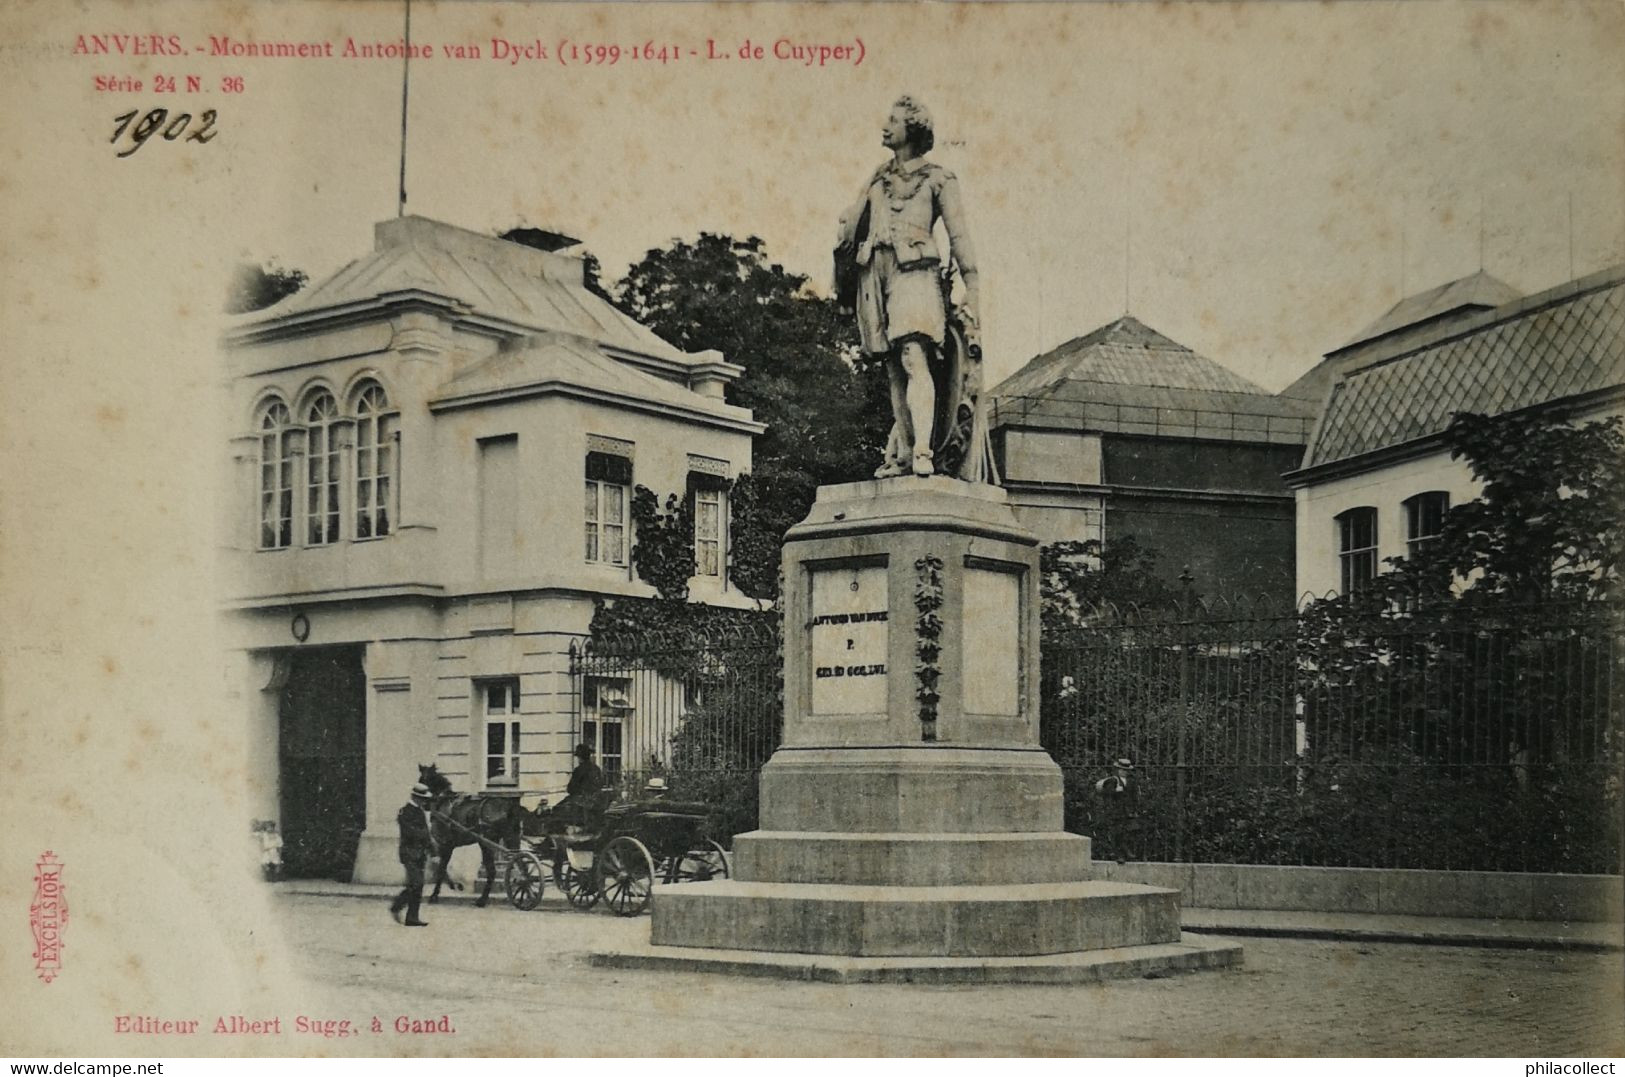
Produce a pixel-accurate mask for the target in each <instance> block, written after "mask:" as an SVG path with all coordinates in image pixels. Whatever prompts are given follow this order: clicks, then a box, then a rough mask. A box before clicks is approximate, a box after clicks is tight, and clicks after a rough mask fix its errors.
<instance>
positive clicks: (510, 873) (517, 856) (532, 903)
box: [502, 850, 545, 911]
mask: <svg viewBox="0 0 1625 1077" xmlns="http://www.w3.org/2000/svg"><path fill="white" fill-rule="evenodd" d="M544 878H545V875H544V874H543V872H542V861H541V858H539V857H538V856H537V855H536V854H535V853H532V852H526V851H524V850H521V851H519V852H516V853H514V854H512V855H511V856H509V857H508V870H507V871H506V872H505V873H504V874H503V877H502V884H503V886H504V887H506V888H507V891H508V902H509V904H511V905H512V906H513V907H514V908H516V909H524V910H526V911H529V910H530V909H534V908H535V907H536V906H537V905H540V904H541V902H542V880H543V879H544Z"/></svg>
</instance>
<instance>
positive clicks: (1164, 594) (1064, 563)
mask: <svg viewBox="0 0 1625 1077" xmlns="http://www.w3.org/2000/svg"><path fill="white" fill-rule="evenodd" d="M1156 566H1157V555H1156V553H1155V552H1154V551H1152V550H1147V549H1144V548H1142V547H1141V546H1140V544H1139V543H1137V542H1135V541H1134V539H1133V538H1132V537H1130V536H1128V535H1124V536H1123V537H1121V538H1116V539H1113V540H1112V541H1111V543H1109V544H1107V543H1103V542H1101V541H1100V540H1099V539H1089V540H1088V541H1087V542H1055V543H1051V544H1049V545H1047V546H1043V547H1040V549H1039V551H1038V588H1039V602H1040V619H1041V623H1042V625H1043V627H1044V628H1045V629H1046V630H1053V629H1059V628H1070V627H1076V626H1079V625H1083V624H1087V623H1088V622H1089V621H1090V620H1091V619H1095V618H1097V617H1098V615H1099V613H1100V612H1101V611H1102V610H1105V609H1108V608H1109V607H1116V608H1117V609H1119V610H1126V609H1128V608H1130V607H1132V608H1135V609H1138V610H1140V611H1142V612H1148V611H1152V610H1169V609H1172V608H1173V607H1174V604H1175V602H1176V601H1178V600H1179V599H1180V598H1181V595H1180V594H1179V593H1178V592H1176V591H1175V590H1174V588H1172V587H1170V586H1169V585H1168V584H1167V583H1165V582H1164V581H1163V580H1162V578H1161V577H1160V576H1158V575H1157V570H1156Z"/></svg>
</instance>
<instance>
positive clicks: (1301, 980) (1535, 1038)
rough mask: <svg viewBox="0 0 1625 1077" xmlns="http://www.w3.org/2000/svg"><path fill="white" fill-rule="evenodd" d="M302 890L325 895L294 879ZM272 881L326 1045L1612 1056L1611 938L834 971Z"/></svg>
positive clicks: (292, 955)
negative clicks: (985, 976)
mask: <svg viewBox="0 0 1625 1077" xmlns="http://www.w3.org/2000/svg"><path fill="white" fill-rule="evenodd" d="M310 886H313V887H314V888H315V889H317V890H321V891H326V892H327V893H326V894H305V893H300V892H297V891H298V890H304V889H306V888H307V887H310ZM280 889H281V890H282V893H281V894H280V899H279V900H276V901H274V903H273V906H274V907H273V920H274V925H275V926H276V928H277V929H278V932H279V934H280V936H281V937H284V938H286V939H287V940H288V941H289V947H288V959H289V961H290V963H291V965H292V968H293V971H295V972H296V973H297V974H299V975H300V977H301V979H302V980H303V986H302V988H301V994H300V996H299V997H300V1000H301V1001H300V1005H301V1006H302V1007H308V1009H304V1010H302V1011H301V1012H306V1013H310V1014H315V1015H318V1016H329V1017H335V1018H345V1019H349V1020H351V1021H352V1022H353V1023H354V1024H355V1025H356V1027H362V1028H366V1029H369V1030H370V1029H372V1019H373V1018H374V1017H377V1018H378V1019H379V1021H380V1023H381V1025H382V1026H383V1031H382V1032H375V1031H369V1032H367V1034H366V1035H364V1036H363V1037H361V1038H358V1039H353V1040H347V1041H336V1040H335V1041H325V1040H324V1041H322V1042H321V1043H320V1045H319V1046H320V1048H321V1049H322V1050H323V1051H331V1052H332V1053H335V1054H343V1053H355V1054H367V1055H377V1054H458V1055H480V1054H514V1053H518V1054H527V1055H530V1054H545V1055H555V1056H568V1055H636V1056H644V1055H660V1056H666V1055H703V1056H708V1057H709V1056H718V1055H720V1056H762V1055H805V1056H846V1055H859V1056H869V1055H904V1056H915V1057H921V1056H955V1057H959V1056H973V1055H994V1056H1006V1055H1034V1054H1053V1055H1084V1056H1093V1055H1181V1056H1188V1055H1198V1056H1201V1055H1256V1054H1263V1055H1289V1056H1301V1055H1316V1056H1343V1055H1353V1056H1365V1055H1401V1056H1416V1055H1423V1056H1443V1057H1460V1056H1488V1057H1501V1056H1518V1057H1525V1056H1528V1057H1568V1056H1582V1055H1608V1056H1614V1055H1618V1054H1619V1053H1620V1051H1621V1050H1622V1048H1625V1016H1622V1015H1625V980H1622V979H1621V973H1622V971H1625V964H1622V962H1625V956H1622V955H1621V953H1620V952H1618V951H1612V952H1608V953H1597V952H1586V951H1583V950H1574V949H1568V950H1555V949H1527V948H1522V947H1516V946H1487V945H1477V946H1440V945H1414V944H1407V943H1404V942H1398V941H1396V942H1385V943H1381V944H1373V943H1369V942H1364V941H1338V940H1331V939H1324V938H1308V939H1303V938H1258V937H1255V938H1251V939H1247V940H1242V941H1243V945H1244V947H1245V960H1244V962H1243V963H1242V964H1241V965H1237V966H1233V967H1230V968H1221V969H1214V970H1209V971H1203V972H1197V973H1192V974H1189V975H1173V976H1158V977H1154V978H1145V977H1131V978H1128V979H1114V980H1112V981H1111V982H1110V983H1100V984H1093V983H1083V984H1014V985H1004V986H1000V987H998V988H996V989H995V988H990V987H988V986H986V985H983V984H962V985H920V984H914V983H907V984H892V983H865V984H858V985H852V984H845V983H827V982H817V981H807V980H801V981H797V980H782V979H776V978H775V979H758V978H751V977H744V976H719V975H715V974H713V973H709V972H699V971H684V970H681V969H662V970H659V971H655V970H648V969H625V968H595V967H593V966H592V964H591V962H592V955H594V954H596V953H603V952H615V951H625V950H629V949H637V948H638V947H641V946H647V945H648V940H649V930H650V924H651V920H650V917H648V916H637V917H619V916H613V915H610V914H609V913H607V912H605V911H603V910H601V909H595V910H593V911H592V912H590V913H581V912H576V911H574V910H572V909H570V908H568V907H567V906H566V905H565V904H564V903H563V902H562V901H559V900H557V899H555V898H553V897H552V896H551V892H549V895H548V897H547V899H546V900H545V901H544V902H543V903H542V906H541V908H539V909H537V910H535V911H532V912H520V911H519V910H517V909H514V908H513V907H511V906H509V905H508V904H507V903H506V902H505V901H493V902H492V903H491V905H490V907H489V908H485V909H476V908H473V907H472V903H471V902H470V901H469V900H467V898H466V897H459V898H453V899H451V900H443V901H442V902H441V903H440V904H439V905H437V906H431V907H428V908H426V910H425V912H424V915H425V917H426V918H427V919H428V920H429V921H430V924H431V926H430V927H428V928H426V929H424V930H421V931H407V930H404V929H402V928H399V927H397V926H395V924H394V923H393V922H392V921H391V920H390V918H389V913H388V908H387V906H388V904H389V899H388V896H387V895H388V894H389V893H390V888H389V887H350V886H345V885H343V884H286V885H285V886H284V887H282V888H280ZM329 895H336V896H329ZM268 926H269V925H268ZM1210 938H1213V939H1214V940H1215V941H1223V937H1222V936H1210ZM1231 941H1238V940H1231ZM403 1015H404V1016H407V1017H414V1018H416V1017H423V1018H436V1019H439V1018H440V1017H441V1016H442V1015H444V1016H445V1017H446V1018H447V1019H448V1020H449V1022H450V1023H451V1024H452V1025H454V1026H455V1028H454V1030H453V1034H452V1035H449V1036H415V1035H409V1034H397V1033H396V1032H395V1031H394V1030H393V1029H394V1026H395V1024H396V1022H397V1020H398V1019H399V1018H400V1017H401V1016H403ZM299 1047H300V1043H299V1041H297V1040H287V1041H284V1042H283V1044H282V1046H281V1047H279V1048H277V1049H278V1050H290V1051H291V1050H295V1049H298V1048H299ZM305 1049H309V1045H306V1046H305Z"/></svg>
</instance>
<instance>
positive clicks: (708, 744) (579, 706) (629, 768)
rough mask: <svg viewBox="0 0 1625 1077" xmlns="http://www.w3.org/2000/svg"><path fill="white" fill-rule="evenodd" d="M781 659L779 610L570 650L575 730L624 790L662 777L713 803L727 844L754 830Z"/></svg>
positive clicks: (715, 828)
mask: <svg viewBox="0 0 1625 1077" xmlns="http://www.w3.org/2000/svg"><path fill="white" fill-rule="evenodd" d="M782 670H783V660H782V653H781V650H780V643H779V630H778V622H777V619H776V615H772V614H763V615H760V616H753V617H748V618H742V619H740V620H738V621H737V622H734V623H730V624H728V625H726V626H717V625H711V626H707V627H706V628H705V629H703V630H689V629H684V628H670V627H663V628H659V629H655V630H652V631H646V632H637V633H632V632H627V633H623V634H616V635H612V636H608V637H596V638H593V639H590V640H587V641H586V642H585V644H584V645H582V646H578V647H573V648H572V649H571V657H570V672H571V681H572V683H573V686H574V691H575V707H574V713H575V723H576V728H575V735H576V740H577V742H578V743H580V742H582V741H586V742H588V743H591V744H592V746H593V748H594V749H595V750H596V751H597V753H598V761H599V765H600V766H601V767H602V768H603V769H604V772H605V777H606V778H607V779H608V780H609V781H610V782H611V783H612V784H614V785H617V786H619V787H620V788H622V789H628V790H631V789H636V788H638V787H641V786H642V785H643V784H644V783H645V782H646V781H647V780H648V779H649V778H651V777H656V776H659V777H663V778H665V779H666V780H667V782H668V785H669V787H670V788H671V789H672V790H673V791H674V792H675V794H676V796H678V797H679V798H681V799H684V800H701V801H705V802H707V803H710V804H712V805H715V806H716V808H717V813H716V815H715V817H714V818H713V819H712V821H711V828H712V836H713V837H715V838H716V839H717V840H719V841H722V842H724V843H728V842H731V840H732V836H733V835H734V834H737V833H742V832H744V831H747V830H754V829H755V828H756V804H757V798H756V788H757V775H758V772H759V771H760V770H761V768H762V765H763V764H764V763H766V762H767V760H768V758H769V757H770V756H771V755H772V754H773V751H774V749H776V748H777V747H778V746H779V739H780V734H781V730H782V725H783V714H784V704H783V692H782Z"/></svg>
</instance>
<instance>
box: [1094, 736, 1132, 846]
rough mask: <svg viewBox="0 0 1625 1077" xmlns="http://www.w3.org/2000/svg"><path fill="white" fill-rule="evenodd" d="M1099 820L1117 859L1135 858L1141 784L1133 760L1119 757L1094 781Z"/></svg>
mask: <svg viewBox="0 0 1625 1077" xmlns="http://www.w3.org/2000/svg"><path fill="white" fill-rule="evenodd" d="M1095 796H1096V797H1097V798H1099V800H1100V806H1101V817H1102V821H1103V822H1105V823H1106V824H1107V826H1108V828H1109V829H1108V833H1109V834H1110V835H1111V842H1112V845H1113V846H1114V847H1115V848H1116V850H1117V862H1118V863H1119V864H1121V863H1124V862H1125V861H1128V860H1132V859H1137V858H1138V855H1139V844H1140V833H1139V826H1140V811H1139V801H1140V787H1139V783H1137V782H1136V781H1135V780H1134V761H1133V760H1131V759H1118V760H1115V761H1113V763H1112V772H1111V773H1110V774H1108V775H1106V777H1104V778H1102V779H1100V780H1099V781H1098V782H1096V783H1095Z"/></svg>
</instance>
